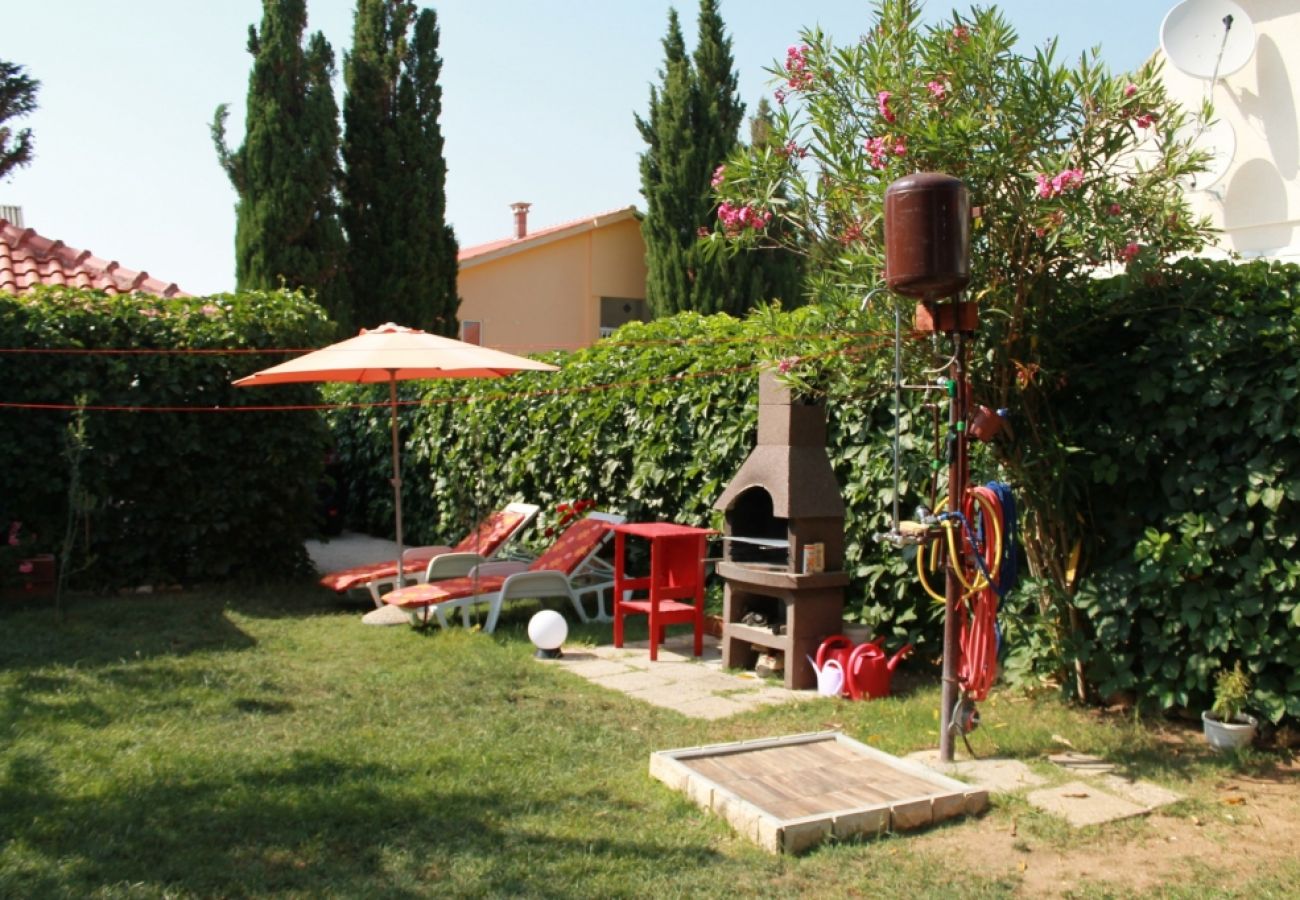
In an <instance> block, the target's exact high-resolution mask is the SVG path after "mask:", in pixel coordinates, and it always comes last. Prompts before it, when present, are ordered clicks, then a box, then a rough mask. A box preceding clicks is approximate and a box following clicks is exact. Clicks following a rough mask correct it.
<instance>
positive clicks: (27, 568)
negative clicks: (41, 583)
mask: <svg viewBox="0 0 1300 900" xmlns="http://www.w3.org/2000/svg"><path fill="white" fill-rule="evenodd" d="M34 568H36V567H35V566H33V565H32V561H31V560H30V559H24V560H23V561H22V562H20V563H19V564H18V574H19V575H30V574H32V570H33V569H34Z"/></svg>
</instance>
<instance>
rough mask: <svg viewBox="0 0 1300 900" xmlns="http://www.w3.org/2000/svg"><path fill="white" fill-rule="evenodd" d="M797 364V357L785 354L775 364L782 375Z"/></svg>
mask: <svg viewBox="0 0 1300 900" xmlns="http://www.w3.org/2000/svg"><path fill="white" fill-rule="evenodd" d="M797 365H799V357H797V356H787V357H784V358H783V359H781V360H780V362H778V363H777V364H776V370H777V371H778V372H780V373H781V374H782V375H784V374H785V373H787V372H789V371H790V370H791V369H793V368H794V367H795V366H797Z"/></svg>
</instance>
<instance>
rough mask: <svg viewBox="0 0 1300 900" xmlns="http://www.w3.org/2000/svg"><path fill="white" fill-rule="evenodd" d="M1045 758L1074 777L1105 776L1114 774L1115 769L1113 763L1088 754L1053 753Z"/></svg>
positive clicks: (1071, 752)
mask: <svg viewBox="0 0 1300 900" xmlns="http://www.w3.org/2000/svg"><path fill="white" fill-rule="evenodd" d="M1047 758H1048V760H1049V761H1051V762H1054V763H1056V764H1057V765H1058V766H1060V767H1061V768H1063V769H1068V770H1069V771H1070V772H1073V773H1074V774H1076V775H1105V774H1106V773H1108V772H1114V771H1115V769H1116V765H1115V763H1113V762H1107V761H1106V760H1104V759H1102V758H1101V757H1100V756H1093V755H1092V754H1090V753H1075V752H1074V751H1069V752H1066V753H1053V754H1052V755H1051V756H1049V757H1047Z"/></svg>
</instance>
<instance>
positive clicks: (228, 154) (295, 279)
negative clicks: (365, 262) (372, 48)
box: [212, 0, 351, 323]
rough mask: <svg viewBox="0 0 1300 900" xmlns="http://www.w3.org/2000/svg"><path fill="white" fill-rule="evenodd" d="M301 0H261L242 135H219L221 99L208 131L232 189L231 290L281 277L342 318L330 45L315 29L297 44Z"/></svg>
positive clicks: (271, 284)
mask: <svg viewBox="0 0 1300 900" xmlns="http://www.w3.org/2000/svg"><path fill="white" fill-rule="evenodd" d="M306 27H307V5H306V0H263V2H262V27H261V30H260V31H258V29H257V28H255V27H253V26H251V25H250V26H249V28H248V52H249V53H250V54H251V55H252V57H253V69H252V73H251V74H250V75H249V79H248V109H247V113H246V122H245V130H244V143H243V144H242V145H241V146H240V147H239V149H238V150H235V151H231V150H230V149H229V148H228V147H227V145H226V140H225V122H226V116H227V113H228V109H227V107H226V105H225V104H222V105H220V106H218V107H217V112H216V115H215V117H214V119H213V123H212V137H213V141H214V143H215V144H216V148H217V157H218V159H219V161H220V163H221V166H222V168H224V169H225V171H226V174H227V176H229V178H230V182H231V184H233V185H234V187H235V192H236V194H237V195H238V198H239V199H238V202H237V203H236V224H235V282H236V289H237V290H246V289H273V288H278V287H280V286H281V285H287V286H289V287H300V288H304V289H307V290H309V291H312V292H314V293H315V295H316V300H317V302H319V303H320V304H321V305H322V306H324V307H325V309H326V311H327V312H328V313H329V314H330V316H331V317H332V318H334V320H335V321H336V322H340V323H347V322H349V321H350V318H351V317H350V313H349V308H348V296H347V284H346V280H345V279H344V277H343V271H342V265H343V257H344V242H343V231H342V229H341V227H340V225H339V220H338V208H337V203H336V200H335V191H336V188H337V178H338V145H339V128H338V106H337V104H336V103H335V102H334V89H333V87H332V86H331V84H330V79H331V78H332V77H333V74H334V52H333V50H332V49H331V48H330V45H329V43H328V42H327V41H326V40H325V37H324V35H322V34H321V33H320V32H316V33H315V34H313V35H312V36H311V38H310V39H309V40H308V42H307V45H306V47H304V46H303V43H302V39H303V33H304V31H305V30H306Z"/></svg>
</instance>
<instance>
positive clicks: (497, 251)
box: [456, 206, 637, 265]
mask: <svg viewBox="0 0 1300 900" xmlns="http://www.w3.org/2000/svg"><path fill="white" fill-rule="evenodd" d="M636 215H637V211H636V207H635V206H624V207H622V208H620V209H611V210H608V211H606V212H602V213H596V214H595V215H594V216H584V217H583V218H581V219H574V220H573V221H572V222H563V223H561V224H559V225H551V226H549V227H547V228H539V229H537V230H536V231H530V232H528V234H526V235H524V236H523V237H521V238H515V237H508V238H502V239H501V240H499V241H489V242H488V243H486V244H476V245H474V246H473V247H462V248H461V249H460V253H459V254H457V256H456V260H457V262H459V263H460V264H461V265H464V264H465V263H467V262H470V261H471V260H472V261H473V262H475V263H477V262H481V261H483V260H482V258H483V257H496V256H504V255H506V254H507V253H508V252H513V251H514V250H516V249H524V248H527V247H536V246H540V245H542V244H547V243H550V242H551V241H554V240H559V239H561V238H566V237H570V236H572V235H575V234H581V233H582V232H584V231H591V230H593V229H596V228H602V227H604V226H606V225H613V224H614V223H615V222H622V221H623V220H624V219H630V218H632V217H633V216H636Z"/></svg>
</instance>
